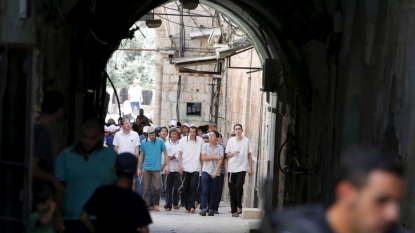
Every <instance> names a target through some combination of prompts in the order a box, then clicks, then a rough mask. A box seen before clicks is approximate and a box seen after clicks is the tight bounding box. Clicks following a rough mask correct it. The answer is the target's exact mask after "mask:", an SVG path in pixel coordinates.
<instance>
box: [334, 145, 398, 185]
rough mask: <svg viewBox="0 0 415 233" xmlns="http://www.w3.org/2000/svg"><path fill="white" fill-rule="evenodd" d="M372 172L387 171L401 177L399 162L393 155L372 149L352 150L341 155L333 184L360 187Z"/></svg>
mask: <svg viewBox="0 0 415 233" xmlns="http://www.w3.org/2000/svg"><path fill="white" fill-rule="evenodd" d="M374 170H382V171H387V172H390V173H392V174H395V175H397V176H399V177H403V175H404V171H403V167H402V164H401V162H400V161H399V160H398V159H397V158H396V157H395V156H393V155H390V154H388V153H386V152H384V151H381V150H378V149H374V148H354V149H351V150H349V151H347V152H346V153H344V154H343V156H342V158H341V160H340V166H339V169H338V170H337V175H336V176H335V184H336V185H337V184H338V183H339V182H341V181H349V182H350V183H352V184H353V185H355V186H356V187H361V186H362V185H363V184H364V183H365V181H366V178H367V177H368V176H369V174H370V173H371V172H373V171H374Z"/></svg>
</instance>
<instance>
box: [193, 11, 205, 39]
mask: <svg viewBox="0 0 415 233" xmlns="http://www.w3.org/2000/svg"><path fill="white" fill-rule="evenodd" d="M190 18H191V19H192V21H193V23H195V25H196V26H197V27H198V28H199V31H200V32H201V33H202V35H203V37H205V38H206V35H205V33H203V31H202V29H201V28H200V26H199V25H197V23H196V21H195V20H194V19H193V17H192V16H190Z"/></svg>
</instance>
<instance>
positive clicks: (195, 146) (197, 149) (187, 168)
mask: <svg viewBox="0 0 415 233" xmlns="http://www.w3.org/2000/svg"><path fill="white" fill-rule="evenodd" d="M196 131H197V128H196V127H195V126H190V129H189V135H188V136H187V137H183V138H182V139H180V143H179V172H180V174H183V189H184V198H185V208H186V213H194V212H195V202H196V198H197V190H198V187H199V172H200V168H201V154H202V146H203V139H202V138H201V137H198V136H196Z"/></svg>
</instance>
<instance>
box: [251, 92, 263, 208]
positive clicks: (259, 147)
mask: <svg viewBox="0 0 415 233" xmlns="http://www.w3.org/2000/svg"><path fill="white" fill-rule="evenodd" d="M263 108H264V93H261V111H260V116H259V137H258V143H257V145H258V150H257V153H256V154H257V162H256V169H255V190H254V203H253V207H254V208H258V198H259V196H260V194H261V193H260V191H259V185H258V178H259V164H260V163H261V162H260V161H261V151H262V150H261V149H262V147H261V142H262V122H263V114H264V113H263Z"/></svg>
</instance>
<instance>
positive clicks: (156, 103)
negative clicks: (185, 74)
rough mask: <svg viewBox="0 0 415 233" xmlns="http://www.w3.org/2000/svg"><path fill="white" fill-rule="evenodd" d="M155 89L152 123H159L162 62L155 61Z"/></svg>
mask: <svg viewBox="0 0 415 233" xmlns="http://www.w3.org/2000/svg"><path fill="white" fill-rule="evenodd" d="M155 65H156V90H155V91H154V124H156V125H160V123H161V84H162V80H163V63H162V62H160V63H159V62H156V63H155Z"/></svg>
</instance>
